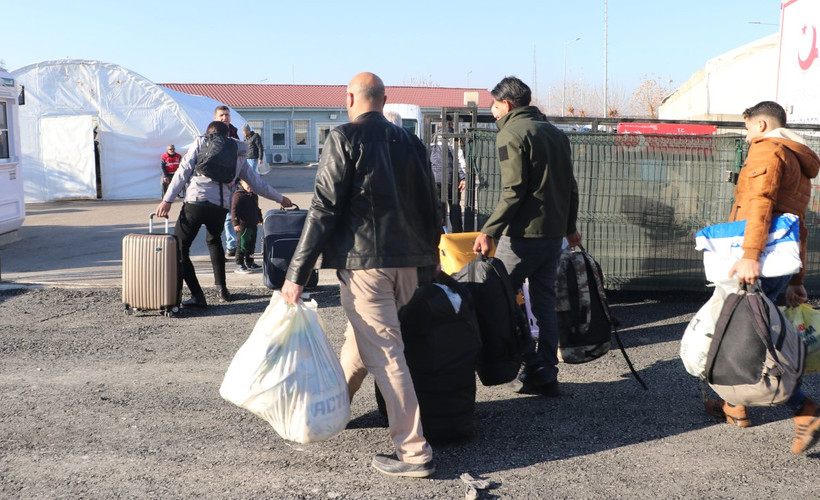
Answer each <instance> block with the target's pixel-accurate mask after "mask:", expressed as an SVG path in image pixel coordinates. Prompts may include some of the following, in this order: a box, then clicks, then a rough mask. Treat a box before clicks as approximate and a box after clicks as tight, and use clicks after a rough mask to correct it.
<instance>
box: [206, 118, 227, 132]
mask: <svg viewBox="0 0 820 500" xmlns="http://www.w3.org/2000/svg"><path fill="white" fill-rule="evenodd" d="M214 134H216V135H228V126H227V125H225V123H224V122H220V121H216V120H214V121H212V122H211V123H209V124H208V128H207V129H206V130H205V135H214Z"/></svg>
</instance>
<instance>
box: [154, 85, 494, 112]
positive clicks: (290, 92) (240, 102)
mask: <svg viewBox="0 0 820 500" xmlns="http://www.w3.org/2000/svg"><path fill="white" fill-rule="evenodd" d="M160 85H162V86H164V87H168V88H169V89H172V90H176V91H177V92H184V93H186V94H194V95H201V96H205V97H210V98H211V99H215V100H217V101H219V102H222V103H225V104H226V105H228V106H230V107H232V108H279V107H291V106H293V107H299V108H325V107H344V95H345V91H346V89H347V87H346V86H345V85H264V84H233V83H231V84H222V83H162V84H160ZM465 92H478V96H479V98H478V107H479V108H489V107H490V105H491V104H492V97H491V96H490V92H489V91H488V90H485V89H469V88H456V89H453V88H444V87H386V88H385V93H386V94H387V102H393V103H405V104H416V105H418V106H420V107H422V108H427V107H430V108H433V107H436V108H440V107H444V106H447V107H462V106H464V93H465Z"/></svg>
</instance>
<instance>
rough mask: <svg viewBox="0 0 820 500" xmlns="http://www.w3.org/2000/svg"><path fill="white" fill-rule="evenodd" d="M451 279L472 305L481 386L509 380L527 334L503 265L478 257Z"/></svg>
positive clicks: (479, 255) (508, 276) (491, 258)
mask: <svg viewBox="0 0 820 500" xmlns="http://www.w3.org/2000/svg"><path fill="white" fill-rule="evenodd" d="M453 278H455V279H456V280H458V281H459V282H461V283H464V284H466V285H467V289H468V290H469V291H470V294H472V296H473V300H474V301H475V305H476V316H477V318H478V325H479V332H480V333H481V342H482V349H481V357H480V358H479V362H478V370H477V371H478V378H479V380H481V383H482V384H483V385H485V386H492V385H500V384H506V383H508V382H511V381H513V380H514V379H515V378H516V377H517V376H518V372H519V370H520V369H521V362H522V351H523V347H524V345H525V338H526V337H528V336H529V335H530V329H529V325H528V324H527V318H526V316H525V314H524V311H523V310H522V309H521V307H520V306H519V305H518V304H517V303H516V300H515V295H516V293H515V291H514V290H513V288H512V283H511V282H510V275H509V274H508V273H507V269H506V268H505V267H504V263H503V262H501V261H500V260H499V259H496V258H495V257H489V258H487V257H484V256H483V255H481V254H478V256H477V258H476V260H473V261H471V262H468V263H467V264H466V265H465V266H464V267H462V268H461V270H460V271H458V272H457V273H455V274H453Z"/></svg>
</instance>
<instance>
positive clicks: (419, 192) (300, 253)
mask: <svg viewBox="0 0 820 500" xmlns="http://www.w3.org/2000/svg"><path fill="white" fill-rule="evenodd" d="M439 220H440V219H439V210H438V202H437V199H436V195H435V190H434V187H433V180H432V174H431V170H430V164H429V162H428V160H427V150H426V148H425V147H424V145H423V144H422V143H421V141H420V140H419V139H418V138H417V137H416V136H414V135H412V134H411V133H409V132H408V131H406V130H404V129H403V128H401V127H398V126H396V125H393V124H392V123H390V122H389V121H387V119H385V118H384V115H382V114H381V113H379V112H375V111H373V112H368V113H364V114H362V115H361V116H359V117H357V118H356V119H355V120H354V121H352V122H350V123H347V124H345V125H342V126H339V127H337V128H335V129H333V130H332V131H331V132H330V135H329V136H328V138H327V141H326V142H325V145H324V148H323V149H322V156H321V158H320V160H319V170H318V172H317V174H316V185H315V188H314V194H313V201H312V202H311V206H310V210H309V211H308V215H307V220H306V221H305V227H304V230H303V231H302V237H301V239H300V240H299V245H298V246H297V248H296V252H295V253H294V255H293V259H292V260H291V262H290V268H289V269H288V273H287V279H288V280H290V281H293V282H294V283H297V284H300V285H304V284H305V283H306V282H307V280H308V278H309V275H310V272H311V269H313V266H314V264H315V263H316V260H317V259H318V257H319V254H321V255H322V267H323V268H330V269H374V268H389V267H424V266H430V265H435V264H436V263H437V262H438V241H439V235H440V232H441V229H440V227H439Z"/></svg>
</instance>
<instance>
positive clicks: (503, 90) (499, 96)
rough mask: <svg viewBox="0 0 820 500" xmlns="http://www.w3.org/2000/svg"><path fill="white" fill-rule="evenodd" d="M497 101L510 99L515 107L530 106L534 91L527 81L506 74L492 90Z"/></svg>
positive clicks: (491, 92)
mask: <svg viewBox="0 0 820 500" xmlns="http://www.w3.org/2000/svg"><path fill="white" fill-rule="evenodd" d="M490 94H492V96H493V99H495V100H496V101H509V102H510V103H511V104H512V107H513V108H518V107H520V106H529V105H530V100H532V91H531V90H530V88H529V87H528V86H527V84H526V83H524V82H522V81H521V80H520V79H518V78H517V77H515V76H506V77H504V79H503V80H501V81H500V82H498V85H496V86H495V87H494V88H493V89H492V90H491V91H490Z"/></svg>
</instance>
